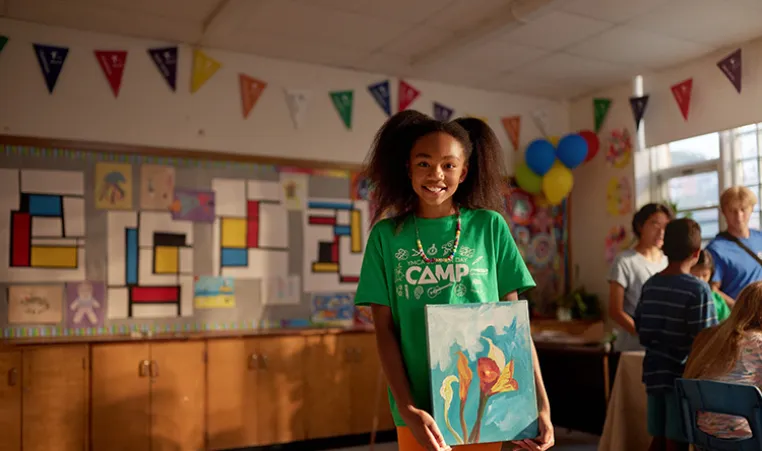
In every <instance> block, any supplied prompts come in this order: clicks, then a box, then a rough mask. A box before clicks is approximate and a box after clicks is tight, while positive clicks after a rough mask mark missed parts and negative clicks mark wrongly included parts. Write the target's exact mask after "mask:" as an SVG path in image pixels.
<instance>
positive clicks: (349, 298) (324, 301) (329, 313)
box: [310, 293, 355, 327]
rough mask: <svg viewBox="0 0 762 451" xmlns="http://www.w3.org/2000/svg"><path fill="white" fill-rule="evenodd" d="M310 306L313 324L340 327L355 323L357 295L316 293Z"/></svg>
mask: <svg viewBox="0 0 762 451" xmlns="http://www.w3.org/2000/svg"><path fill="white" fill-rule="evenodd" d="M310 308H311V311H312V316H311V321H312V324H315V325H320V326H339V327H351V326H352V325H353V324H354V316H355V296H354V294H352V293H314V294H313V295H312V302H311V305H310Z"/></svg>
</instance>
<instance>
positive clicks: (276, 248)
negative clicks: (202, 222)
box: [212, 179, 289, 279]
mask: <svg viewBox="0 0 762 451" xmlns="http://www.w3.org/2000/svg"><path fill="white" fill-rule="evenodd" d="M212 191H214V194H215V199H216V206H215V207H216V211H215V215H216V219H215V222H214V231H213V235H214V236H213V242H214V243H215V244H214V249H213V256H212V258H213V264H214V271H215V274H214V275H216V276H227V277H236V278H241V279H264V278H268V277H272V276H282V275H284V274H288V241H289V240H288V212H287V210H286V207H285V205H284V203H283V189H282V186H281V184H280V183H279V182H271V181H261V180H243V179H213V180H212Z"/></svg>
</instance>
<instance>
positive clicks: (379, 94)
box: [368, 80, 392, 116]
mask: <svg viewBox="0 0 762 451" xmlns="http://www.w3.org/2000/svg"><path fill="white" fill-rule="evenodd" d="M368 92H370V95H372V96H373V99H374V100H375V101H376V103H377V104H378V106H380V107H381V109H382V110H384V113H386V115H387V116H391V115H392V101H391V93H390V89H389V80H384V81H380V82H378V83H374V84H372V85H370V86H368Z"/></svg>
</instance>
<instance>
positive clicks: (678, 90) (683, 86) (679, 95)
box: [672, 78, 693, 121]
mask: <svg viewBox="0 0 762 451" xmlns="http://www.w3.org/2000/svg"><path fill="white" fill-rule="evenodd" d="M692 91H693V79H692V78H689V79H687V80H684V81H681V82H680V83H678V84H676V85H672V95H673V96H675V101H676V102H677V106H678V107H680V112H681V113H683V119H685V120H686V121H687V120H688V112H689V111H690V109H691V92H692Z"/></svg>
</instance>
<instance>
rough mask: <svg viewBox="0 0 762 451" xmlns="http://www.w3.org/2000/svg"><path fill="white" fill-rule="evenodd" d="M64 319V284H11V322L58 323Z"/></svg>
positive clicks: (9, 296)
mask: <svg viewBox="0 0 762 451" xmlns="http://www.w3.org/2000/svg"><path fill="white" fill-rule="evenodd" d="M62 319H63V285H11V287H10V288H8V322H9V323H10V324H57V323H60V322H61V320H62Z"/></svg>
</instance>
